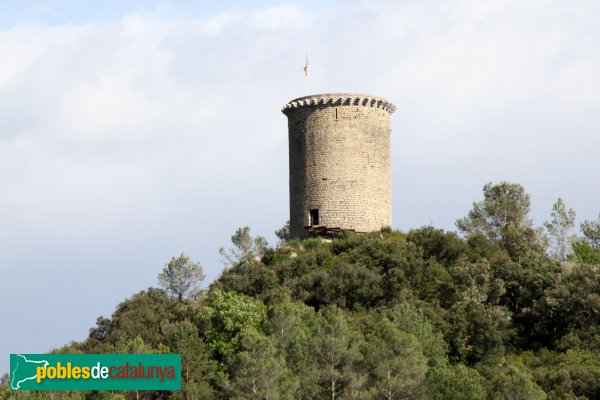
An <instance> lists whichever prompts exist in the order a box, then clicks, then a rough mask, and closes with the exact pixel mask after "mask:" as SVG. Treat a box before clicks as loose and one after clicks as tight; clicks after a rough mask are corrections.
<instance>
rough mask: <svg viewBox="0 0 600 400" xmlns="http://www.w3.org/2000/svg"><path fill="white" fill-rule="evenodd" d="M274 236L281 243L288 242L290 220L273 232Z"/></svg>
mask: <svg viewBox="0 0 600 400" xmlns="http://www.w3.org/2000/svg"><path fill="white" fill-rule="evenodd" d="M275 236H277V237H278V238H279V240H280V241H281V242H282V243H284V242H287V241H288V240H290V237H291V236H290V220H289V219H288V220H287V222H286V223H285V224H284V225H283V226H282V227H281V228H279V229H277V230H276V231H275Z"/></svg>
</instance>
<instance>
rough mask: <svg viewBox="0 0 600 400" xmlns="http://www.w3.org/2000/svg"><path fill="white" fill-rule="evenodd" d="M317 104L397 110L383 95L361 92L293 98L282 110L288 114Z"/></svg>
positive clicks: (390, 111) (391, 111)
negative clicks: (299, 108)
mask: <svg viewBox="0 0 600 400" xmlns="http://www.w3.org/2000/svg"><path fill="white" fill-rule="evenodd" d="M317 105H323V106H363V107H375V108H380V109H382V110H385V111H388V112H389V113H390V114H391V113H393V112H394V111H396V106H394V105H393V104H392V103H390V102H389V101H387V100H386V99H384V98H383V97H377V96H370V95H368V94H359V93H325V94H313V95H310V96H303V97H298V98H297V99H294V100H291V101H290V102H288V103H287V104H286V105H285V106H284V107H283V108H282V109H281V112H282V113H284V114H286V115H287V114H288V113H289V111H290V110H292V109H295V108H298V107H308V106H317Z"/></svg>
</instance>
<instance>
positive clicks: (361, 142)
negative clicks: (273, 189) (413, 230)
mask: <svg viewBox="0 0 600 400" xmlns="http://www.w3.org/2000/svg"><path fill="white" fill-rule="evenodd" d="M395 109H396V107H395V106H394V105H393V104H392V103H390V102H389V101H387V100H386V99H384V98H382V97H376V96H370V95H365V94H352V93H330V94H316V95H311V96H304V97H299V98H297V99H294V100H292V101H290V102H288V103H287V104H286V105H285V106H284V107H283V109H282V110H281V111H282V112H283V113H284V114H285V115H286V116H287V117H288V137H289V166H290V233H291V235H292V236H295V237H304V236H307V235H309V233H310V232H322V231H328V230H332V231H335V230H353V231H356V232H370V231H375V230H379V229H381V228H383V227H386V226H391V224H392V208H391V203H392V201H391V200H392V199H391V166H390V114H391V113H393V112H394V111H395Z"/></svg>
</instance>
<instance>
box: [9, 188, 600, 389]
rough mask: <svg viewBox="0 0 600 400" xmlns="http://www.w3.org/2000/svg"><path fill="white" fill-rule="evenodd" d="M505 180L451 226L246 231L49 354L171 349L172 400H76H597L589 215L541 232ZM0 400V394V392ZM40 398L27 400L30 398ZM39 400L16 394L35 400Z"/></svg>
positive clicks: (598, 277)
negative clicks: (330, 233)
mask: <svg viewBox="0 0 600 400" xmlns="http://www.w3.org/2000/svg"><path fill="white" fill-rule="evenodd" d="M528 212H529V196H528V195H527V194H526V193H525V191H524V190H523V188H522V187H521V186H520V185H517V184H509V183H504V182H503V183H500V184H496V185H492V184H488V185H486V186H485V188H484V199H483V200H482V201H479V202H476V203H474V205H473V209H472V210H471V211H470V213H469V214H468V215H467V216H466V217H464V218H462V219H460V220H458V221H457V227H458V229H459V231H460V233H461V235H459V234H457V233H454V232H445V231H443V230H440V229H436V228H434V227H432V226H425V227H422V228H420V229H416V230H411V231H409V232H399V231H391V230H383V231H381V232H375V233H371V234H352V233H346V234H343V235H342V236H338V237H333V238H323V237H315V238H310V239H305V240H298V239H291V240H289V239H287V238H286V236H287V230H286V229H285V228H283V229H282V230H280V231H278V232H277V233H278V236H280V237H281V238H282V239H284V240H282V241H281V242H280V243H279V244H278V245H277V246H276V247H274V248H271V247H268V246H267V244H266V241H265V240H264V239H262V238H260V237H257V238H253V237H252V236H251V235H250V232H249V229H248V228H243V229H240V230H238V232H236V234H235V235H234V236H233V237H232V245H233V247H232V248H231V249H230V250H225V249H221V254H222V255H223V257H224V261H225V262H226V263H227V267H226V269H225V271H224V272H223V274H222V276H221V277H220V278H219V279H218V280H217V281H215V282H213V283H212V284H211V285H210V288H209V289H208V290H205V291H197V290H196V289H197V287H198V283H199V282H200V281H201V280H202V279H203V277H204V276H203V274H202V269H201V268H200V266H199V265H197V264H195V263H193V262H192V261H190V260H189V259H188V258H187V257H185V256H184V255H181V256H179V257H177V258H173V259H172V260H171V261H170V262H169V263H168V264H167V265H166V266H165V269H164V270H163V272H162V273H161V275H160V284H161V286H162V287H163V288H164V289H157V288H149V289H148V290H144V291H142V292H139V293H137V294H135V295H133V296H132V297H131V298H129V299H127V300H125V301H123V302H122V303H121V304H119V305H118V306H117V309H116V310H115V312H114V314H113V315H112V317H111V318H104V317H100V318H98V321H97V324H96V326H95V327H94V328H92V329H91V330H90V334H89V337H88V338H87V340H85V341H84V342H82V343H71V344H69V345H68V346H65V347H64V348H61V349H57V350H56V351H57V352H74V353H75V352H85V353H106V352H108V353H110V352H113V353H121V352H123V353H147V352H156V353H163V352H176V353H181V354H182V359H183V365H182V374H183V390H182V391H181V392H137V393H136V392H129V393H127V392H123V393H110V392H88V393H77V392H73V393H68V392H57V393H54V394H53V396H54V398H73V399H75V398H85V399H123V398H127V399H137V398H142V399H188V398H189V399H388V400H391V399H436V400H437V399H440V400H441V399H494V400H495V399H599V398H600V219H599V220H598V221H585V222H584V223H583V224H582V225H581V231H582V236H580V237H575V236H573V235H572V231H573V230H574V229H573V228H574V218H575V215H574V212H573V211H572V210H567V209H566V207H565V205H564V203H563V202H562V200H560V199H559V201H557V203H556V204H555V206H554V209H553V210H552V214H551V219H550V221H548V222H547V223H546V224H545V230H542V229H541V228H534V227H533V226H532V224H531V221H530V220H529V219H528ZM1 393H4V395H3V396H4V397H2V395H0V398H6V397H7V396H8V392H6V391H5V392H1ZM36 396H38V397H36ZM46 396H48V394H46V393H40V394H36V393H21V398H23V399H25V398H27V399H30V398H45V397H46Z"/></svg>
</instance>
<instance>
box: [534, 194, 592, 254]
mask: <svg viewBox="0 0 600 400" xmlns="http://www.w3.org/2000/svg"><path fill="white" fill-rule="evenodd" d="M550 216H551V217H552V220H551V221H546V222H545V223H544V226H545V227H546V229H547V230H548V234H549V235H550V240H551V241H552V245H553V247H554V255H555V256H556V258H558V259H559V260H560V261H565V260H566V259H567V253H568V251H569V249H570V247H571V241H572V240H573V235H571V231H572V230H573V228H574V227H575V211H573V209H572V208H570V209H569V210H568V211H567V208H566V206H565V203H564V202H563V200H562V199H561V198H560V197H559V198H558V200H556V203H554V205H553V206H552V213H551V214H550ZM586 222H587V221H586Z"/></svg>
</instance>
